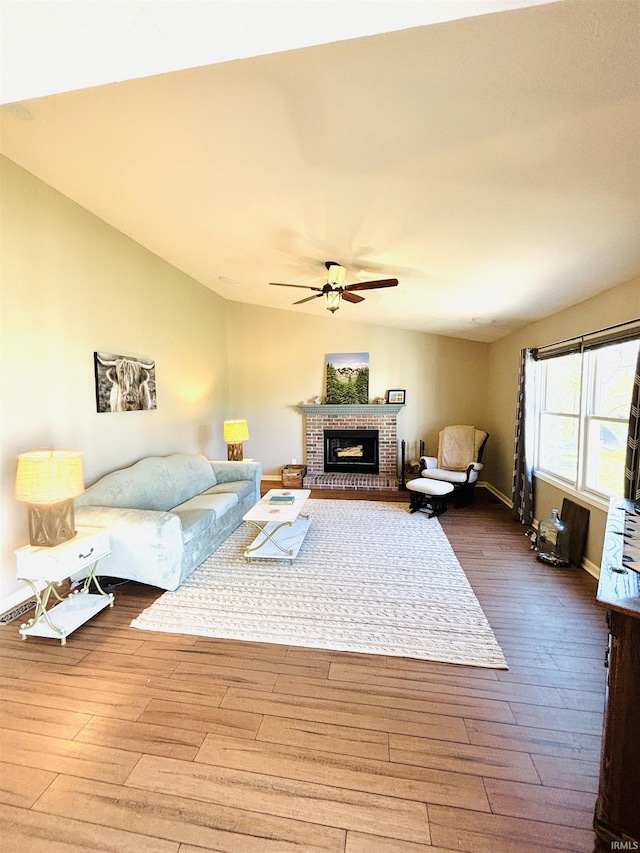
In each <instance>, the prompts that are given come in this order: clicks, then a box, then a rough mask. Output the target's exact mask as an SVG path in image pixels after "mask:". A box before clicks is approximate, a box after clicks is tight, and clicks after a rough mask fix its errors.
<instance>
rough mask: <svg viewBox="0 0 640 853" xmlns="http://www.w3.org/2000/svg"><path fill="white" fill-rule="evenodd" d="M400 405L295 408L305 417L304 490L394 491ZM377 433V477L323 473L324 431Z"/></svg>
mask: <svg viewBox="0 0 640 853" xmlns="http://www.w3.org/2000/svg"><path fill="white" fill-rule="evenodd" d="M401 408H402V406H394V405H391V404H383V403H381V404H380V405H353V406H342V405H336V406H298V409H299V411H301V412H302V413H303V414H304V416H305V450H306V465H307V474H306V476H305V478H304V483H303V485H304V487H305V488H307V489H308V488H313V487H314V486H315V487H316V488H324V489H397V488H398V437H397V435H398V434H397V427H396V419H397V416H398V412H399V411H400V409H401ZM338 430H339V431H343V430H346V431H348V430H353V431H354V435H357V434H358V433H359V432H362V431H365V430H367V431H368V430H377V433H378V441H377V450H378V471H379V473H377V474H362V473H358V472H356V471H354V472H353V473H351V472H327V471H325V431H330V432H335V431H338Z"/></svg>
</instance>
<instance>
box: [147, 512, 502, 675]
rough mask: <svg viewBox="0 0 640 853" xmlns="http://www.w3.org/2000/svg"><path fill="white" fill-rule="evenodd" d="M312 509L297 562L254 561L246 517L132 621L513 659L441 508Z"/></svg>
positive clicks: (399, 652) (374, 650) (391, 651)
mask: <svg viewBox="0 0 640 853" xmlns="http://www.w3.org/2000/svg"><path fill="white" fill-rule="evenodd" d="M305 512H308V514H309V517H310V519H311V525H310V527H309V531H308V533H307V536H306V539H305V540H304V542H303V544H302V547H301V548H300V552H299V553H298V556H297V558H296V559H295V560H294V562H293V564H292V565H291V564H290V563H289V561H288V560H264V559H263V560H258V559H252V560H251V562H247V561H246V560H245V558H244V556H243V553H244V550H245V548H246V547H247V545H249V544H250V543H251V542H252V541H253V539H254V538H255V536H256V533H257V531H256V528H255V527H254V526H253V525H250V524H248V523H246V522H245V523H244V524H242V525H241V526H240V527H239V528H238V529H237V530H236V531H235V532H234V533H233V534H232V535H231V536H230V537H229V538H228V539H227V540H226V542H224V543H223V544H222V545H221V546H220V548H218V550H217V551H216V552H215V553H214V554H212V556H211V557H209V559H207V560H206V561H205V562H204V563H203V564H202V565H201V566H199V567H198V568H197V569H196V571H195V572H194V573H193V574H192V575H191V577H190V578H189V579H188V580H187V581H185V583H184V584H183V585H182V586H181V587H180V588H179V589H178V590H176V591H175V592H166V593H164V594H163V595H162V596H161V597H160V598H159V599H157V601H155V602H154V603H153V604H152V605H151V606H150V607H148V608H147V609H146V610H144V611H143V612H142V613H141V614H140V616H138V617H137V618H136V619H134V621H133V622H132V623H131V624H132V626H133V627H135V628H141V629H143V630H147V631H165V632H174V633H180V634H197V635H199V636H203V637H218V638H227V639H236V640H248V641H253V642H266V643H279V644H285V645H291V646H306V647H311V648H322V649H333V650H340V651H352V652H365V653H371V654H378V655H394V656H400V657H410V658H420V659H424V660H435V661H443V662H445V663H458V664H468V665H472V666H484V667H493V668H496V669H507V665H506V661H505V659H504V655H503V654H502V651H501V649H500V646H499V645H498V643H497V641H496V638H495V636H494V634H493V631H492V630H491V627H490V625H489V623H488V621H487V619H486V617H485V615H484V613H483V611H482V608H481V607H480V604H479V602H478V599H477V598H476V596H475V594H474V592H473V590H472V589H471V586H470V585H469V581H468V580H467V577H466V575H465V573H464V571H463V569H462V566H461V565H460V563H459V562H458V559H457V557H456V556H455V554H454V552H453V549H452V548H451V545H450V543H449V540H448V539H447V537H446V535H445V533H444V531H443V529H442V527H441V525H440V522H439V521H438V519H437V518H432V519H429V518H427V516H426V515H425V514H424V513H420V512H418V513H415V514H413V515H411V514H410V513H409V512H408V511H407V508H406V505H404V504H398V503H392V502H378V501H360V500H348V501H340V500H313V499H311V500H309V501H307V503H306V505H305Z"/></svg>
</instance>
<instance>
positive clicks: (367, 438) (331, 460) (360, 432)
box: [324, 429, 379, 474]
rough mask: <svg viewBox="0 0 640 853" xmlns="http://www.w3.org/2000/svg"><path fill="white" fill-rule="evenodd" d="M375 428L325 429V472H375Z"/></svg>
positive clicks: (376, 440)
mask: <svg viewBox="0 0 640 853" xmlns="http://www.w3.org/2000/svg"><path fill="white" fill-rule="evenodd" d="M378 465H379V463H378V430H377V429H346V430H337V429H326V430H325V431H324V470H325V471H326V472H333V471H335V472H342V473H346V474H348V473H354V474H355V473H358V474H377V473H378V470H379V467H378Z"/></svg>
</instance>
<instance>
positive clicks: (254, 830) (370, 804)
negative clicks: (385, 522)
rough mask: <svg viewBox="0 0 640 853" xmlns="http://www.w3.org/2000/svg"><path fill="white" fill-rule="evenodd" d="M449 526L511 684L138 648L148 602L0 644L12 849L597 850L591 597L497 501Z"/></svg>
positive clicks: (138, 591)
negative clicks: (73, 627)
mask: <svg viewBox="0 0 640 853" xmlns="http://www.w3.org/2000/svg"><path fill="white" fill-rule="evenodd" d="M313 496H314V497H329V498H332V499H335V498H337V497H347V496H346V495H345V496H343V495H337V494H336V493H335V492H331V493H325V494H324V495H319V494H318V495H316V494H314V495H313ZM348 497H351V495H349V496H348ZM358 497H362V495H358ZM367 497H370V498H374V499H375V498H376V497H380V495H379V494H370V495H368V496H367ZM388 497H389V498H393V499H402V500H406V495H405V494H404V493H400V494H397V493H394V494H393V495H390V496H388ZM440 521H441V524H442V526H443V528H444V529H445V531H446V533H447V536H448V537H449V539H450V541H451V543H452V545H453V547H454V549H455V551H456V553H457V555H458V558H459V560H460V562H461V563H462V565H463V567H464V569H465V571H466V573H467V576H468V577H469V580H470V581H471V584H472V586H473V588H474V590H475V592H476V595H477V596H478V599H479V600H480V603H481V604H482V606H483V609H484V611H485V613H486V615H487V618H488V619H489V621H490V622H491V625H492V626H493V629H494V631H495V634H496V636H497V638H498V641H499V642H500V645H501V646H502V649H503V651H504V653H505V656H506V658H507V661H508V663H509V667H510V668H509V670H508V671H498V670H491V669H482V668H475V667H464V666H455V665H447V664H441V663H434V662H430V661H420V660H410V659H402V658H391V657H382V656H374V655H360V654H350V653H344V652H332V651H318V650H313V649H304V648H288V647H286V646H276V645H267V644H260V643H243V642H234V641H230V640H213V639H208V638H202V637H190V636H180V635H173V634H160V633H151V632H144V631H139V630H136V629H133V628H130V627H129V623H130V621H131V619H132V618H133V617H135V616H136V615H137V614H138V613H139V612H140V611H141V610H142V609H143V608H144V607H146V606H148V605H149V604H150V603H151V601H152V600H153V599H154V598H155V597H156V596H157V594H158V591H157V590H153V589H151V588H148V587H144V586H141V585H137V584H133V583H130V584H125V585H124V586H121V587H119V588H117V589H116V590H115V594H116V606H115V607H114V609H113V610H106V611H103V612H102V613H101V614H99V615H98V616H97V617H96V618H95V619H93V620H92V621H91V622H89V623H87V624H86V625H85V626H83V627H82V628H80V629H79V630H78V631H77V632H76V633H74V634H73V635H72V637H71V638H70V639H69V641H68V644H67V646H66V647H62V646H60V644H59V643H57V642H54V641H52V640H46V639H39V638H35V637H30V638H29V639H27V640H26V641H24V642H23V641H22V640H20V638H19V636H18V627H19V622H13V623H10V624H9V625H5V626H2V628H1V629H0V657H1V661H2V663H1V665H0V666H1V673H2V677H1V679H0V683H1V685H2V690H1V693H0V697H1V709H2V717H1V726H0V735H1V739H2V745H1V750H0V761H1V764H0V780H1V781H0V803H1V804H0V814H1V817H0V839H1V841H0V847H1V849H2V850H3V851H7V853H9V851H15V853H24V851H27V850H28V851H30V853H32V851H41V850H42V851H44V850H47V851H50V852H51V851H53V853H70V851H82V853H87V851H98V850H99V851H113V853H132V851H133V853H137V851H151V853H155V851H157V853H178V851H179V853H198V851H204V850H209V851H228V853H285V851H286V853H293V851H301V853H320V851H322V853H338V851H340V853H418V851H427V853H449V851H451V852H452V851H466V853H552V851H553V853H555V852H556V851H557V852H558V853H560V851H562V853H565V851H576V852H577V853H582V851H585V853H586V851H591V850H592V849H593V832H592V830H591V822H592V816H593V810H594V805H595V797H596V789H597V780H598V763H599V751H600V738H601V726H602V711H603V703H604V688H605V673H606V670H605V668H604V666H603V660H604V654H605V647H606V626H605V614H604V612H603V611H602V610H600V609H599V608H597V607H596V604H595V591H596V582H595V581H594V579H593V578H591V577H590V576H589V575H588V574H587V573H586V572H584V571H581V570H578V569H555V568H552V567H550V566H545V565H542V564H540V563H538V562H536V560H535V558H534V555H533V553H532V552H531V551H530V549H529V541H528V539H527V538H526V537H525V536H524V533H523V529H522V527H520V525H518V524H516V523H515V522H514V521H512V520H511V517H510V514H509V511H508V510H507V509H506V508H505V507H504V506H503V505H502V504H500V503H499V502H498V501H497V500H496V499H495V498H493V497H492V496H491V495H490V493H488V492H486V491H485V490H483V489H479V490H478V495H477V499H476V503H475V504H474V505H473V506H472V507H469V508H466V509H460V510H455V509H453V508H452V509H450V510H449V511H448V512H447V513H446V514H445V515H443V516H441V518H440ZM425 523H426V518H425Z"/></svg>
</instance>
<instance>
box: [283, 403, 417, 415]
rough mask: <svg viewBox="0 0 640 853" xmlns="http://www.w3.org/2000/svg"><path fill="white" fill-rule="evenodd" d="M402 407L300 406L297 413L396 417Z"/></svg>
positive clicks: (391, 404) (363, 404)
mask: <svg viewBox="0 0 640 853" xmlns="http://www.w3.org/2000/svg"><path fill="white" fill-rule="evenodd" d="M403 408H404V406H402V405H401V404H397V403H357V404H355V405H350V406H343V405H341V404H336V405H330V406H314V405H301V406H297V409H298V411H300V412H302V413H303V414H305V415H380V416H381V417H384V416H385V415H397V414H398V412H399V411H400V410H401V409H403Z"/></svg>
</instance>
